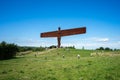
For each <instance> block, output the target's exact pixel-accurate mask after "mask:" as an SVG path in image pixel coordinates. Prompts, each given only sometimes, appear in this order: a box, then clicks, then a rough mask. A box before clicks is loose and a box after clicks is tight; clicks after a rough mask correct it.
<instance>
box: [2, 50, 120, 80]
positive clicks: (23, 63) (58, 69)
mask: <svg viewBox="0 0 120 80" xmlns="http://www.w3.org/2000/svg"><path fill="white" fill-rule="evenodd" d="M95 52H96V51H93V50H79V49H65V48H62V49H50V50H46V51H43V52H31V53H30V54H26V55H22V56H17V57H16V58H14V59H10V60H3V61H0V80H119V79H120V62H119V61H120V56H119V53H118V55H116V56H114V55H113V56H109V55H105V56H98V55H97V56H91V53H95ZM106 53H107V54H114V52H104V54H106ZM78 54H79V55H80V58H78V57H77V55H78Z"/></svg>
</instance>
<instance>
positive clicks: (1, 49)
mask: <svg viewBox="0 0 120 80" xmlns="http://www.w3.org/2000/svg"><path fill="white" fill-rule="evenodd" d="M17 51H18V47H17V45H15V44H8V43H6V42H5V41H3V42H1V43H0V60H4V59H10V58H13V57H14V56H15V55H16V52H17Z"/></svg>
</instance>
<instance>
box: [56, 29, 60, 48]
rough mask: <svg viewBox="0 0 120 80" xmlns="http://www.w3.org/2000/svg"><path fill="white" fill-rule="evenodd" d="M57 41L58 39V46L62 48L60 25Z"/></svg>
mask: <svg viewBox="0 0 120 80" xmlns="http://www.w3.org/2000/svg"><path fill="white" fill-rule="evenodd" d="M57 41H58V48H60V45H61V35H60V27H58V36H57Z"/></svg>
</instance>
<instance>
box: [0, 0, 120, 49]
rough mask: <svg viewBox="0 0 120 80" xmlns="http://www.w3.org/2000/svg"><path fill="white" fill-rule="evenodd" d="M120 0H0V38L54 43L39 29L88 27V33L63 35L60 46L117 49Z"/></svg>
mask: <svg viewBox="0 0 120 80" xmlns="http://www.w3.org/2000/svg"><path fill="white" fill-rule="evenodd" d="M119 4H120V1H119V0H0V42H1V41H6V42H9V43H15V44H18V45H20V46H50V45H57V40H56V38H40V33H42V32H46V31H47V32H48V31H54V30H57V28H58V27H59V26H60V27H61V29H69V28H77V27H83V26H86V27H87V33H86V34H81V35H74V36H67V37H62V46H73V45H74V46H75V47H76V48H82V46H84V47H85V48H87V49H95V48H98V47H100V46H103V47H110V48H118V49H120V5H119Z"/></svg>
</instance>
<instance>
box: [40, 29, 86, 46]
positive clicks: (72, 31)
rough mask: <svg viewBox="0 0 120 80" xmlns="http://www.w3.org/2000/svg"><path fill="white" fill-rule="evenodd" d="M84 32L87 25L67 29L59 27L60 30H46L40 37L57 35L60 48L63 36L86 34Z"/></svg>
mask: <svg viewBox="0 0 120 80" xmlns="http://www.w3.org/2000/svg"><path fill="white" fill-rule="evenodd" d="M84 33H86V27H81V28H73V29H66V30H60V27H59V28H58V31H52V32H44V33H41V35H40V37H57V40H58V48H60V45H61V37H62V36H70V35H76V34H84Z"/></svg>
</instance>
